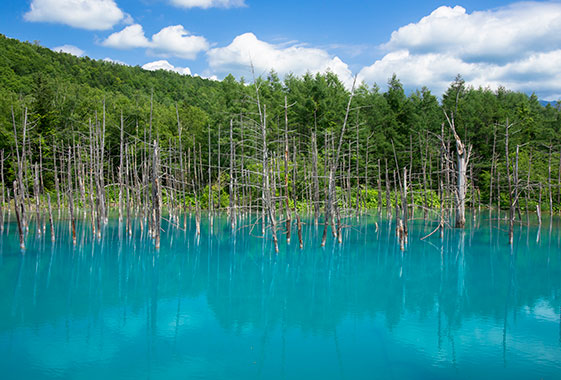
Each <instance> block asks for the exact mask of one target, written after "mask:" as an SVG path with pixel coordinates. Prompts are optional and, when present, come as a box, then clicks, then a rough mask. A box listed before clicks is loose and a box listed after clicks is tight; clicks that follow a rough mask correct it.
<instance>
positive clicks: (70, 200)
mask: <svg viewBox="0 0 561 380" xmlns="http://www.w3.org/2000/svg"><path fill="white" fill-rule="evenodd" d="M71 153H72V149H71V148H69V149H68V189H67V191H68V210H69V211H70V224H71V228H72V244H73V245H76V221H75V219H74V199H73V198H74V195H73V194H72V192H73V191H74V190H73V185H72V156H71Z"/></svg>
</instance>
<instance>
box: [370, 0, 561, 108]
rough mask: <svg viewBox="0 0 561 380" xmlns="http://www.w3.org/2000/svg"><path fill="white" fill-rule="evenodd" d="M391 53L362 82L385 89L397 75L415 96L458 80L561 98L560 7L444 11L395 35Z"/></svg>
mask: <svg viewBox="0 0 561 380" xmlns="http://www.w3.org/2000/svg"><path fill="white" fill-rule="evenodd" d="M382 47H383V48H385V49H386V50H387V51H388V52H387V54H386V55H385V56H384V57H383V58H381V59H380V60H378V61H376V62H374V63H373V64H372V65H371V66H368V67H365V68H363V69H362V70H361V71H360V73H359V80H365V81H367V82H376V83H378V84H382V83H385V82H386V81H387V80H388V78H390V77H391V76H392V74H393V73H395V74H396V75H397V76H398V78H399V79H400V80H401V81H402V83H404V85H405V86H406V87H408V88H410V89H414V88H419V87H421V86H423V85H426V86H428V87H429V88H430V89H431V90H433V92H435V93H437V94H442V93H443V92H444V91H445V90H446V88H447V87H448V86H449V85H450V82H451V81H452V80H453V79H454V77H455V76H456V75H457V74H458V73H460V74H462V76H463V77H464V79H466V81H467V83H468V84H470V85H473V86H476V87H477V86H483V87H490V88H493V89H496V88H497V87H498V86H500V85H503V86H505V87H507V88H509V89H512V90H517V91H525V92H531V91H536V93H538V95H539V96H540V97H542V98H544V99H548V98H552V97H555V96H558V94H559V93H561V76H560V75H559V74H558V71H559V70H558V67H559V65H560V64H561V4H560V3H530V2H524V3H516V4H512V5H510V6H508V7H504V8H498V9H494V10H488V11H481V12H473V13H467V12H466V10H465V9H464V8H462V7H459V6H456V7H453V8H451V7H440V8H438V9H436V10H435V11H434V12H432V13H431V14H430V15H429V16H426V17H424V18H422V19H421V20H420V21H419V22H417V23H412V24H409V25H406V26H404V27H401V28H399V29H398V30H396V31H394V32H393V33H392V36H391V38H390V40H389V41H388V43H386V44H384V45H383V46H382Z"/></svg>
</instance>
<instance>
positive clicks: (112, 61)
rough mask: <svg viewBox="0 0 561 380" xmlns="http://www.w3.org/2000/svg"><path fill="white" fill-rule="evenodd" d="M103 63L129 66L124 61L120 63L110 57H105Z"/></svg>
mask: <svg viewBox="0 0 561 380" xmlns="http://www.w3.org/2000/svg"><path fill="white" fill-rule="evenodd" d="M103 62H109V63H114V64H116V65H123V66H128V65H127V64H126V63H125V62H123V61H119V60H118V59H113V58H109V57H105V58H103Z"/></svg>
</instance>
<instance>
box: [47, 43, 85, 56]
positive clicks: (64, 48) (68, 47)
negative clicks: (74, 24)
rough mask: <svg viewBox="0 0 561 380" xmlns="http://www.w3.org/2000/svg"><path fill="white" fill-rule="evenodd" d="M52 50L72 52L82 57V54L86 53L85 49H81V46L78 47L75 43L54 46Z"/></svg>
mask: <svg viewBox="0 0 561 380" xmlns="http://www.w3.org/2000/svg"><path fill="white" fill-rule="evenodd" d="M52 50H53V51H56V52H62V53H68V54H72V55H75V56H76V57H81V56H83V55H84V51H83V50H82V49H80V48H79V47H76V46H74V45H62V46H57V47H55V48H53V49H52Z"/></svg>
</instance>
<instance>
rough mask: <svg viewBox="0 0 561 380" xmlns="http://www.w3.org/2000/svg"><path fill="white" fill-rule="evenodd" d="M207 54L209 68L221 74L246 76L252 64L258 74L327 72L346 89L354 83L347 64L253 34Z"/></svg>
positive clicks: (296, 46)
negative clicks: (333, 75)
mask: <svg viewBox="0 0 561 380" xmlns="http://www.w3.org/2000/svg"><path fill="white" fill-rule="evenodd" d="M207 54H208V61H209V65H210V67H211V69H213V70H215V71H218V72H223V73H227V72H228V73H229V72H233V73H237V74H244V75H247V74H248V72H249V71H250V69H251V64H253V66H254V68H255V71H256V74H257V75H259V74H261V73H262V72H268V71H270V70H275V71H276V72H277V73H279V74H280V75H285V74H288V73H293V74H295V75H302V74H305V73H306V72H311V73H318V72H325V71H328V70H330V71H332V72H333V73H335V74H337V75H338V76H339V79H341V81H342V82H343V83H345V85H347V86H348V87H350V85H352V81H353V78H352V73H351V71H350V70H349V67H348V65H347V64H346V63H344V62H343V61H341V60H340V59H339V58H338V57H332V56H331V55H330V54H329V53H327V52H326V51H325V50H322V49H316V48H309V47H304V46H302V45H294V44H293V45H290V46H280V45H273V44H270V43H267V42H264V41H261V40H259V39H258V38H257V37H256V36H255V35H254V34H253V33H245V34H242V35H239V36H237V37H236V38H234V40H233V41H232V43H230V45H228V46H226V47H221V48H214V49H211V50H209V51H208V53H207Z"/></svg>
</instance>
